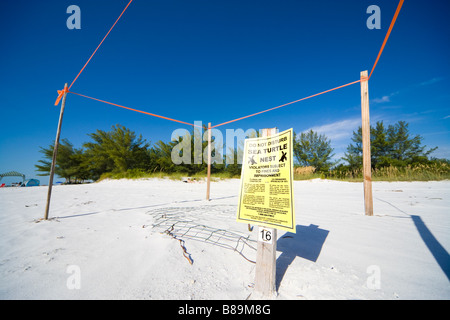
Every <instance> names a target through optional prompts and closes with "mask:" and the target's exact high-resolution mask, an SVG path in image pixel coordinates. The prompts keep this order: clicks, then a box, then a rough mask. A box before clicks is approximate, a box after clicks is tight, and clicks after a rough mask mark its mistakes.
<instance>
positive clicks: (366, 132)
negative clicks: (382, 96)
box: [361, 71, 373, 216]
mask: <svg viewBox="0 0 450 320" xmlns="http://www.w3.org/2000/svg"><path fill="white" fill-rule="evenodd" d="M361 118H362V126H361V129H362V145H363V175H364V209H365V213H366V216H373V199H372V168H371V160H370V157H371V154H370V116H369V79H368V72H367V71H362V72H361Z"/></svg>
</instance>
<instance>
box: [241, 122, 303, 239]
mask: <svg viewBox="0 0 450 320" xmlns="http://www.w3.org/2000/svg"><path fill="white" fill-rule="evenodd" d="M285 135H288V141H289V144H288V151H289V155H288V157H289V159H288V160H289V163H290V165H289V182H288V185H289V192H290V195H289V198H290V208H289V213H290V219H289V220H290V221H291V223H290V225H285V224H277V223H270V222H266V221H264V220H261V219H260V220H255V219H248V218H243V217H242V216H241V206H242V201H243V196H244V190H243V188H244V181H245V180H246V179H245V175H246V174H249V173H247V170H246V168H247V167H248V164H247V163H246V162H245V161H246V159H247V157H249V154H248V146H249V144H250V143H251V142H258V143H261V142H265V141H266V142H267V141H268V140H276V139H280V138H282V137H283V136H285ZM243 157H244V158H243V163H242V172H241V182H240V187H239V202H238V210H237V219H236V221H237V222H242V223H251V224H254V225H258V226H263V227H269V228H274V229H280V230H285V231H289V232H292V233H295V231H296V224H295V209H294V190H293V181H294V168H293V167H294V163H293V129H288V130H286V131H283V132H280V133H277V134H275V135H272V136H269V137H259V138H251V139H246V140H245V144H244V155H243Z"/></svg>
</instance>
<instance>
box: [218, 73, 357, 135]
mask: <svg viewBox="0 0 450 320" xmlns="http://www.w3.org/2000/svg"><path fill="white" fill-rule="evenodd" d="M358 82H361V80H357V81H353V82H350V83H347V84H344V85H342V86H339V87H336V88H333V89H329V90H325V91H322V92H319V93H316V94H313V95H312V96H309V97H305V98H301V99H298V100H295V101H292V102H288V103H285V104H282V105H280V106H277V107H273V108H270V109H267V110H263V111H260V112H257V113H253V114H249V115H248V116H245V117H241V118H237V119H234V120H230V121H227V122H223V123H220V124H217V125H215V126H212V127H211V128H216V127H220V126H223V125H226V124H229V123H232V122H236V121H239V120H243V119H246V118H250V117H253V116H256V115H258V114H261V113H264V112H268V111H272V110H275V109H278V108H281V107H285V106H288V105H290V104H294V103H297V102H300V101H303V100H306V99H310V98H313V97H317V96H320V95H321V94H324V93H327V92H330V91H334V90H337V89H341V88H344V87H347V86H350V85H352V84H355V83H358Z"/></svg>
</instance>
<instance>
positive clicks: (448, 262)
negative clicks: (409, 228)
mask: <svg viewBox="0 0 450 320" xmlns="http://www.w3.org/2000/svg"><path fill="white" fill-rule="evenodd" d="M411 219H412V220H413V222H414V225H415V226H416V228H417V231H418V232H419V235H420V237H421V238H422V240H423V242H424V243H425V245H426V246H427V247H428V250H430V252H431V254H432V255H433V257H434V259H435V260H436V262H437V263H438V265H439V267H441V269H442V271H444V273H445V275H446V276H447V279H448V280H450V255H449V254H448V252H447V250H445V248H444V247H443V246H442V245H441V244H440V243H439V241H437V239H436V238H435V237H434V235H433V234H432V233H431V231H430V229H428V227H427V226H426V224H425V223H424V222H423V220H422V218H421V217H419V216H415V215H411Z"/></svg>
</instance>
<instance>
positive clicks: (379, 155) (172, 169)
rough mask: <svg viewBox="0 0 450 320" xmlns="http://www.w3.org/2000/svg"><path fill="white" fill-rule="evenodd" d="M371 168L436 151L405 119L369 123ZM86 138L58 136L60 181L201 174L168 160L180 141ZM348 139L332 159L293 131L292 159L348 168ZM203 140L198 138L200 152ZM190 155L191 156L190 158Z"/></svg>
mask: <svg viewBox="0 0 450 320" xmlns="http://www.w3.org/2000/svg"><path fill="white" fill-rule="evenodd" d="M370 132H371V153H372V159H371V160H372V168H373V169H377V168H382V167H389V166H394V167H405V166H411V165H419V164H430V163H433V162H436V161H444V162H447V163H448V160H438V159H435V158H432V157H430V155H431V153H432V152H433V151H435V150H436V149H437V147H435V148H430V149H427V147H426V146H424V145H423V144H422V142H423V138H422V137H421V136H420V135H411V133H410V131H409V128H408V123H406V122H404V121H399V122H397V123H396V124H394V125H389V126H387V127H386V126H385V125H384V123H383V122H382V121H379V122H377V123H376V125H375V127H371V130H370ZM190 136H191V146H192V148H191V150H194V136H195V135H194V134H191V135H190ZM88 137H90V141H88V142H85V143H83V144H82V147H81V148H75V147H74V146H73V144H72V143H71V142H70V141H69V140H68V139H62V140H61V143H60V145H59V149H58V155H57V159H56V166H55V173H56V174H57V175H58V176H60V177H61V178H65V179H66V182H68V183H72V182H82V181H86V180H94V181H95V180H98V179H100V178H101V177H102V176H105V175H108V174H117V173H126V172H136V173H155V172H163V173H166V174H171V173H185V174H187V175H195V174H199V173H200V174H201V173H204V172H206V167H207V165H206V163H205V161H202V162H201V163H198V164H195V163H194V161H191V163H190V164H185V163H182V164H178V165H177V164H174V163H173V161H172V158H171V156H172V150H173V148H174V147H175V146H176V145H177V144H178V143H179V142H180V141H181V139H182V138H181V137H180V138H179V140H178V141H170V142H164V141H161V140H160V141H158V142H156V143H155V144H153V145H151V144H150V142H148V141H147V140H146V139H144V138H143V137H142V135H137V134H136V133H135V132H134V131H132V130H130V129H129V128H126V127H124V126H122V125H115V126H112V127H111V130H110V131H103V130H96V132H94V133H90V134H88ZM351 140H352V143H350V144H349V145H348V147H347V151H346V152H345V155H344V157H343V158H341V159H339V160H333V156H334V154H333V151H334V149H333V148H332V146H331V141H330V140H329V139H328V138H327V137H326V136H325V135H323V134H318V133H317V132H314V131H313V130H310V131H308V132H303V133H301V134H300V135H296V134H294V144H293V149H294V158H295V161H296V163H297V164H298V165H300V166H310V167H313V168H314V169H315V171H316V172H322V173H326V172H328V171H330V170H331V169H334V170H340V171H345V170H354V169H358V168H361V167H362V135H361V127H359V128H358V129H357V130H356V131H354V132H353V136H352V139H351ZM206 146H207V142H204V141H202V150H204V148H206ZM53 147H54V145H53V144H52V145H50V146H48V147H47V148H44V147H40V152H41V153H42V154H43V159H41V160H39V161H38V163H37V164H36V165H35V167H36V170H37V171H38V172H39V175H41V176H45V175H49V173H50V166H51V159H52V154H53ZM233 152H234V156H235V157H238V156H239V155H240V156H242V152H238V150H233ZM193 156H194V155H193V154H191V159H192V160H193ZM219 172H220V173H224V174H225V175H228V176H230V177H233V176H239V175H240V172H241V165H240V164H238V163H236V162H234V163H232V164H226V163H225V162H223V163H222V164H217V163H215V164H213V165H212V173H213V174H214V173H219Z"/></svg>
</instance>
